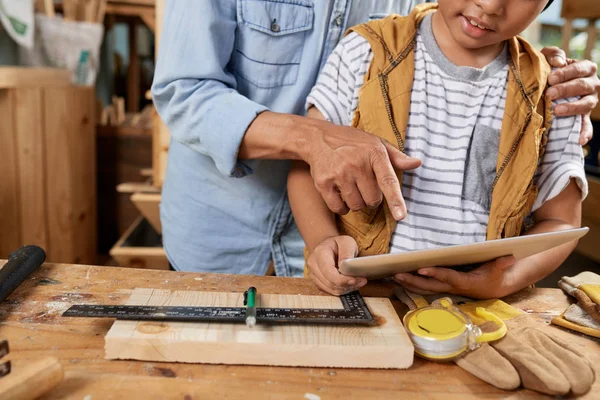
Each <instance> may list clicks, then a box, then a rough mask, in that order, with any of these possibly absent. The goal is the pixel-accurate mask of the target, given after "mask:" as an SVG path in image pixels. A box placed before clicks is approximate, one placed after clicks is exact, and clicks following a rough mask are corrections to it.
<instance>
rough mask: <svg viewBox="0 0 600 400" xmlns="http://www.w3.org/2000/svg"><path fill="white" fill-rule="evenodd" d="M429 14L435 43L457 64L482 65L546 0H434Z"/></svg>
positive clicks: (540, 9)
mask: <svg viewBox="0 0 600 400" xmlns="http://www.w3.org/2000/svg"><path fill="white" fill-rule="evenodd" d="M438 3H439V10H438V12H437V13H436V15H434V18H433V30H434V34H435V38H436V40H437V42H438V45H439V46H440V48H441V49H442V51H443V52H444V54H446V56H447V57H448V58H449V59H450V60H451V61H452V62H454V63H455V64H457V65H470V66H474V67H479V68H481V67H483V66H485V65H487V64H488V63H489V62H491V61H492V60H493V59H494V58H495V57H496V56H497V55H498V54H499V53H500V51H501V50H502V48H503V46H504V41H505V40H507V39H509V38H512V37H514V36H517V35H519V34H520V33H521V32H523V30H525V28H527V27H528V26H529V25H530V24H531V22H533V20H534V19H535V18H536V17H537V16H538V15H539V14H540V12H541V11H542V10H543V9H544V7H545V6H546V4H548V0H438Z"/></svg>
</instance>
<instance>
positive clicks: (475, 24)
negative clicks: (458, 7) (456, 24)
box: [460, 14, 494, 39]
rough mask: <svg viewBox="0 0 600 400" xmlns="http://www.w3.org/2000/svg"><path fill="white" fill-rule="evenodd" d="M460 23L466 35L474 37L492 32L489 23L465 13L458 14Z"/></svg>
mask: <svg viewBox="0 0 600 400" xmlns="http://www.w3.org/2000/svg"><path fill="white" fill-rule="evenodd" d="M460 23H461V25H462V27H463V31H464V32H465V34H466V35H468V36H471V37H473V38H475V39H477V38H480V37H483V36H484V35H486V34H487V33H489V32H493V31H494V30H493V29H492V28H491V27H490V25H488V24H486V23H485V22H483V21H481V20H480V19H479V18H475V17H472V16H467V15H462V14H461V15H460Z"/></svg>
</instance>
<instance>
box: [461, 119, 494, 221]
mask: <svg viewBox="0 0 600 400" xmlns="http://www.w3.org/2000/svg"><path fill="white" fill-rule="evenodd" d="M499 146H500V131H499V130H496V129H493V128H491V127H489V126H486V125H479V124H478V125H475V128H474V130H473V135H472V136H471V142H470V143H469V149H468V151H467V160H466V162H465V172H464V184H463V193H462V197H463V199H465V200H470V201H472V202H475V203H477V204H479V205H480V206H482V207H483V208H484V209H485V210H487V211H489V210H490V207H491V203H492V186H493V184H494V179H495V178H496V160H497V158H498V156H497V155H498V148H499Z"/></svg>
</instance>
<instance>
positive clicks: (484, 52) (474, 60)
mask: <svg viewBox="0 0 600 400" xmlns="http://www.w3.org/2000/svg"><path fill="white" fill-rule="evenodd" d="M431 28H432V30H433V36H434V37H435V41H436V42H437V44H438V46H439V47H440V50H442V53H444V55H445V56H446V58H448V60H450V61H451V62H452V63H453V64H455V65H457V66H459V67H473V68H483V67H485V66H486V65H488V64H489V63H491V62H492V61H494V59H495V58H496V57H498V55H499V54H500V53H501V52H502V49H503V48H504V43H497V44H494V45H490V46H486V47H481V48H479V49H467V48H464V47H463V46H461V45H460V44H459V43H457V42H456V41H455V40H454V37H453V36H452V33H450V30H449V29H448V26H447V25H446V22H445V21H444V18H443V17H442V14H441V13H440V12H435V13H433V16H432V19H431Z"/></svg>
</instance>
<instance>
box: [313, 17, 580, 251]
mask: <svg viewBox="0 0 600 400" xmlns="http://www.w3.org/2000/svg"><path fill="white" fill-rule="evenodd" d="M372 57H373V53H372V51H371V48H370V45H369V43H368V42H367V40H366V39H364V38H363V37H362V36H359V35H358V34H356V33H351V34H349V35H348V36H346V37H345V38H344V39H343V40H342V41H341V42H340V43H339V44H338V46H337V48H336V49H335V50H334V52H333V53H332V55H331V56H330V58H329V60H328V62H327V64H326V65H325V67H324V68H323V70H322V72H321V74H320V77H319V79H318V82H317V84H316V85H315V87H314V88H313V89H312V91H311V93H310V95H309V97H308V100H307V107H309V106H310V105H315V106H316V107H317V108H318V109H319V111H321V113H322V114H323V115H324V116H325V117H326V118H327V119H328V120H329V121H331V122H333V123H336V124H339V125H350V124H351V121H352V117H353V114H354V111H355V110H356V107H357V104H358V93H359V91H360V88H361V86H362V84H363V82H364V76H365V74H366V72H367V70H368V68H369V65H370V63H371V60H372ZM508 57H509V55H508V46H505V49H504V50H503V51H502V53H501V54H500V55H499V56H498V57H497V58H496V59H495V60H494V61H492V62H491V63H490V64H489V65H487V66H486V67H484V68H481V69H478V68H471V67H459V66H456V65H455V64H453V63H452V62H450V61H449V60H448V59H447V58H446V56H445V55H444V54H443V53H442V51H441V49H440V48H439V46H438V45H437V43H436V41H435V37H434V36H433V31H432V28H431V14H430V15H428V16H427V17H426V18H425V19H424V20H423V22H422V23H421V25H420V26H419V30H418V34H417V45H416V47H415V75H414V82H413V87H412V94H411V105H410V113H409V119H408V130H407V133H406V139H405V153H406V154H407V155H409V156H411V157H416V158H419V159H421V160H422V165H421V167H419V168H418V169H416V170H414V171H407V172H405V173H404V175H403V180H402V194H403V196H404V199H405V201H406V205H407V211H408V213H407V216H406V218H405V219H404V220H403V221H400V222H399V223H398V225H397V227H396V230H395V232H394V234H393V236H392V240H391V243H390V251H391V252H403V251H411V250H418V249H428V248H434V247H441V246H449V245H456V244H465V243H472V242H479V241H484V240H485V239H486V230H487V224H488V218H489V212H490V203H491V196H492V183H493V181H494V178H495V175H496V159H497V156H498V148H499V141H500V131H501V128H502V119H503V117H504V107H505V103H506V94H507V79H508V71H509V67H508ZM565 101H566V100H559V101H557V102H555V104H558V103H562V102H565ZM580 130H581V117H557V118H555V119H554V121H553V124H552V128H551V130H550V132H549V134H548V144H547V147H546V152H545V155H544V158H543V160H542V163H541V164H540V166H539V168H538V171H537V173H536V176H535V183H536V185H537V186H538V188H539V195H538V198H537V200H536V202H535V204H534V207H533V210H534V211H535V210H537V209H538V208H539V207H541V206H542V205H543V204H544V203H545V202H546V201H548V200H550V199H552V198H554V197H556V196H557V195H558V194H559V193H560V192H561V191H562V190H563V189H564V188H565V187H566V186H567V185H568V183H569V181H570V179H571V178H575V179H576V181H577V184H578V185H579V187H580V189H581V191H582V194H583V197H585V196H586V195H587V182H586V180H585V172H584V169H583V153H582V150H581V146H580V145H579V144H578V140H579V133H580Z"/></svg>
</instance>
